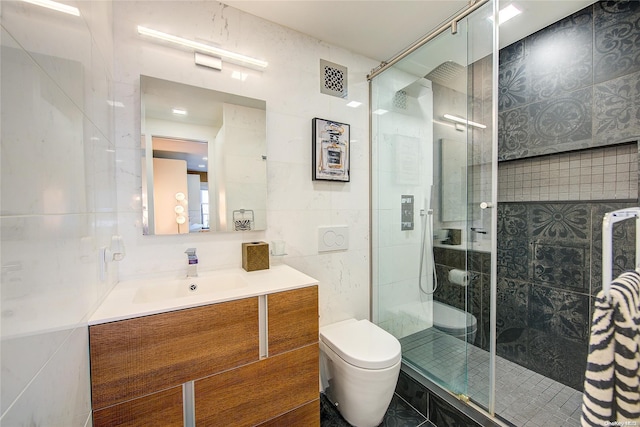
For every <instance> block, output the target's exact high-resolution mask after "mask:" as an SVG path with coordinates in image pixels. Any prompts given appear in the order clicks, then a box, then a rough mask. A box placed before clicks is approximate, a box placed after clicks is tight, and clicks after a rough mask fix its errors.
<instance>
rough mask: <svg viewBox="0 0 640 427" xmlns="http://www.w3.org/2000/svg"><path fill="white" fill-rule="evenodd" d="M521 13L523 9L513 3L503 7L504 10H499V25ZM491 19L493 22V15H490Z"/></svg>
mask: <svg viewBox="0 0 640 427" xmlns="http://www.w3.org/2000/svg"><path fill="white" fill-rule="evenodd" d="M521 13H522V11H521V10H520V9H518V8H517V7H515V6H514V5H513V4H510V5H509V6H507V7H505V8H503V9H502V10H500V12H498V22H499V24H498V25H502V24H504V23H505V22H507V21H508V20H509V19H511V18H513V17H515V16H518V15H520V14H521ZM489 20H490V21H492V22H493V16H490V17H489Z"/></svg>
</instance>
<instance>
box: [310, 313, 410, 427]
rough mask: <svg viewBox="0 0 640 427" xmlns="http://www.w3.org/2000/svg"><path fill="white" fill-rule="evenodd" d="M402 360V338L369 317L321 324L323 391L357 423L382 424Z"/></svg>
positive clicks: (360, 426) (360, 425)
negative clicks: (328, 392)
mask: <svg viewBox="0 0 640 427" xmlns="http://www.w3.org/2000/svg"><path fill="white" fill-rule="evenodd" d="M401 361H402V355H401V348H400V342H399V341H398V340H397V339H396V338H395V337H394V336H393V335H391V334H390V333H388V332H387V331H385V330H383V329H381V328H380V327H378V326H376V325H374V324H373V323H371V322H369V321H368V320H356V319H349V320H345V321H342V322H338V323H334V324H332V325H327V326H324V327H322V328H320V376H321V383H322V389H323V391H327V388H330V395H331V397H332V398H333V401H334V404H336V406H337V408H338V411H340V414H342V416H343V417H344V419H345V420H347V421H348V422H349V423H350V424H352V425H354V426H355V427H375V426H378V425H380V423H381V422H382V419H383V418H384V414H385V413H386V411H387V408H388V407H389V403H391V399H392V398H393V393H394V391H395V388H396V383H397V381H398V375H399V374H400V364H401Z"/></svg>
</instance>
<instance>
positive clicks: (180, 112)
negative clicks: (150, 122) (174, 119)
mask: <svg viewBox="0 0 640 427" xmlns="http://www.w3.org/2000/svg"><path fill="white" fill-rule="evenodd" d="M171 112H172V113H173V114H177V115H178V116H186V115H187V110H183V109H182V108H173V109H171Z"/></svg>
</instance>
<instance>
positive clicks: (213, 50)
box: [138, 25, 269, 68]
mask: <svg viewBox="0 0 640 427" xmlns="http://www.w3.org/2000/svg"><path fill="white" fill-rule="evenodd" d="M138 33H139V34H142V35H144V36H149V37H153V38H156V39H158V40H163V41H166V42H170V43H174V44H177V45H179V46H184V47H188V48H191V49H194V50H196V51H199V52H204V53H209V54H211V55H216V56H220V57H222V58H226V59H228V60H230V61H235V62H239V63H241V64H243V65H254V66H257V67H262V68H266V67H267V65H269V63H268V62H267V61H263V60H261V59H256V58H251V57H249V56H245V55H241V54H239V53H235V52H231V51H228V50H224V49H220V48H217V47H213V46H209V45H206V44H204V43H200V42H197V41H193V40H189V39H184V38H182V37H178V36H174V35H171V34H167V33H163V32H161V31H157V30H152V29H151V28H146V27H143V26H141V25H138Z"/></svg>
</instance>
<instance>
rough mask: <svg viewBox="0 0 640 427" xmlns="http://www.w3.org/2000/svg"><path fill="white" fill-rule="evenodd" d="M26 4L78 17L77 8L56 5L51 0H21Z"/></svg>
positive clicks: (56, 3) (78, 11)
mask: <svg viewBox="0 0 640 427" xmlns="http://www.w3.org/2000/svg"><path fill="white" fill-rule="evenodd" d="M22 1H24V2H26V3H31V4H35V5H37V6H42V7H46V8H47V9H52V10H57V11H58V12H63V13H68V14H69V15H73V16H80V10H78V8H77V7H73V6H69V5H66V4H62V3H58V2H56V1H52V0H22Z"/></svg>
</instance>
